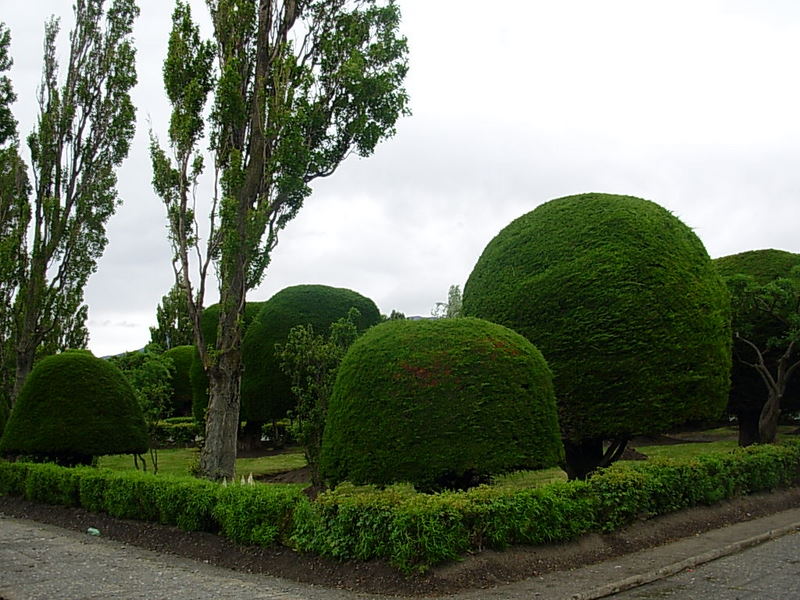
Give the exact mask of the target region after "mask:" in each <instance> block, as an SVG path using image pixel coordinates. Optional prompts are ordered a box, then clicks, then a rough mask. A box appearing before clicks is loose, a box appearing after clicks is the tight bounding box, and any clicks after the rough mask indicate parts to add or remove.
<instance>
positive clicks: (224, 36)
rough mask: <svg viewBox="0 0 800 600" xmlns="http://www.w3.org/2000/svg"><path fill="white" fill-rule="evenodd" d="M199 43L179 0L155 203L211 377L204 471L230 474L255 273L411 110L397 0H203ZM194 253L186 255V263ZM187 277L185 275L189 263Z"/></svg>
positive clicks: (154, 148)
mask: <svg viewBox="0 0 800 600" xmlns="http://www.w3.org/2000/svg"><path fill="white" fill-rule="evenodd" d="M206 4H207V7H208V9H209V11H210V14H211V19H212V22H213V26H214V39H213V41H211V42H207V41H203V40H202V39H201V37H200V35H199V32H198V28H197V26H196V25H195V24H194V22H193V20H192V17H191V13H190V10H189V7H188V5H187V4H186V3H185V2H181V1H178V2H176V8H175V12H174V14H173V28H172V32H171V35H170V40H169V48H168V54H167V58H166V61H165V63H164V85H165V89H166V92H167V96H168V98H169V101H170V103H171V105H172V117H171V120H170V125H169V135H168V138H169V150H170V154H168V153H167V150H165V149H164V148H162V147H161V146H160V145H159V143H158V142H157V140H156V139H155V138H153V142H152V145H151V156H152V161H153V171H154V176H153V183H154V187H155V189H156V191H157V193H158V195H159V196H160V197H161V198H162V199H163V201H164V203H165V205H166V209H167V215H168V221H169V227H170V237H171V242H172V245H173V250H174V259H173V265H174V269H175V273H176V281H180V282H183V286H184V294H185V298H186V302H187V306H188V308H189V313H190V316H191V320H192V323H193V327H194V335H195V345H196V346H197V348H198V351H199V354H200V359H201V361H202V364H203V368H204V370H205V371H206V373H207V375H208V379H209V406H208V412H207V415H206V436H205V445H204V447H203V450H202V452H201V457H200V472H201V474H202V475H203V476H205V477H207V478H211V479H219V478H222V477H231V476H232V475H233V473H234V464H235V459H236V436H237V427H238V424H239V406H240V398H239V383H240V378H241V341H242V325H241V324H242V316H243V314H244V306H245V295H246V292H247V291H248V290H250V289H253V288H254V287H255V286H257V285H258V284H259V283H260V282H261V281H262V279H263V277H264V272H265V269H266V268H267V265H268V264H269V261H270V256H271V252H272V250H273V249H274V248H275V245H276V244H277V242H278V233H279V232H280V230H282V229H283V228H284V227H285V226H286V224H287V223H288V222H289V221H291V220H292V219H293V218H294V217H295V216H296V215H297V213H298V211H299V210H300V208H301V206H302V204H303V201H304V199H305V198H306V197H308V196H309V194H310V193H311V188H310V187H309V185H310V183H311V182H312V181H313V180H315V179H317V178H320V177H327V176H329V175H331V174H333V172H334V171H335V170H336V168H337V167H338V166H339V164H340V163H341V162H342V161H343V160H344V159H345V158H346V157H347V156H348V155H350V154H353V153H354V154H358V155H360V156H368V155H370V154H371V153H372V152H373V150H374V148H375V146H376V145H377V144H378V142H379V141H381V140H382V139H384V138H386V137H389V136H391V135H393V134H394V132H395V129H394V126H395V123H396V121H397V119H398V118H399V116H401V115H403V114H405V113H407V112H408V111H407V95H406V92H405V90H404V89H403V80H404V78H405V74H406V71H407V58H406V56H407V45H406V40H405V38H404V37H402V36H400V35H399V34H398V26H399V22H400V13H399V9H398V7H397V5H396V4H395V2H394V1H393V0H259V1H256V0H207V2H206ZM212 90H213V92H214V93H213V103H212V108H211V114H210V123H211V128H210V132H209V134H210V135H209V137H210V150H211V154H212V156H213V169H214V177H213V179H214V188H213V193H212V194H211V198H210V203H211V210H210V218H209V233H208V238H207V243H206V244H205V246H204V248H202V249H201V245H200V240H199V232H198V228H197V223H196V221H195V216H196V215H195V210H194V190H195V186H196V184H197V183H198V177H199V176H200V174H201V173H202V170H203V160H202V152H201V151H200V150H199V145H200V143H201V141H202V139H203V134H204V131H203V124H204V110H205V106H206V101H207V98H208V96H209V94H210V93H211V91H212ZM190 257H194V258H192V259H191V260H190ZM212 265H213V267H214V268H215V270H216V275H217V279H218V281H219V295H220V311H219V326H218V333H219V334H218V336H217V340H216V344H215V345H214V346H213V347H207V345H206V342H205V339H204V337H203V334H202V331H201V329H200V313H201V311H202V307H203V298H204V294H205V289H206V276H207V273H208V269H209V267H210V266H212ZM195 268H196V269H197V274H196V276H195V277H194V279H193V278H192V277H190V269H195Z"/></svg>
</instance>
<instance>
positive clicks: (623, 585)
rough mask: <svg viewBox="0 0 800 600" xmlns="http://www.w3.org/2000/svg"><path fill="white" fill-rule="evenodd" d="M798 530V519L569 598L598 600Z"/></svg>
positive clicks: (574, 599)
mask: <svg viewBox="0 0 800 600" xmlns="http://www.w3.org/2000/svg"><path fill="white" fill-rule="evenodd" d="M798 530H800V521H797V522H795V523H792V524H790V525H785V526H783V527H778V528H776V529H771V530H769V531H767V532H766V533H762V534H760V535H754V536H752V537H749V538H746V539H744V540H740V541H738V542H734V543H732V544H728V545H727V546H722V547H721V548H716V549H715V550H709V551H707V552H703V553H702V554H698V555H696V556H690V557H689V558H686V559H684V560H680V561H678V562H674V563H672V564H669V565H666V566H664V567H661V568H659V569H656V570H654V571H649V572H647V573H642V574H639V575H632V576H630V577H626V578H625V579H621V580H619V581H615V582H612V583H607V584H605V585H602V586H600V587H598V588H595V589H593V590H590V591H588V592H581V593H578V594H573V595H572V596H569V600H598V599H599V598H606V597H607V596H611V595H612V594H617V593H619V592H624V591H626V590H630V589H633V588H636V587H640V586H643V585H646V584H648V583H652V582H654V581H658V580H659V579H665V578H666V577H671V576H672V575H675V574H676V573H680V572H681V571H683V570H684V569H691V568H693V567H697V566H699V565H702V564H704V563H707V562H711V561H712V560H717V559H718V558H722V557H724V556H729V555H731V554H736V553H737V552H741V551H742V550H745V549H747V548H752V547H753V546H758V545H759V544H763V543H764V542H768V541H770V540H774V539H776V538H779V537H782V536H784V535H787V534H789V533H792V532H794V531H798Z"/></svg>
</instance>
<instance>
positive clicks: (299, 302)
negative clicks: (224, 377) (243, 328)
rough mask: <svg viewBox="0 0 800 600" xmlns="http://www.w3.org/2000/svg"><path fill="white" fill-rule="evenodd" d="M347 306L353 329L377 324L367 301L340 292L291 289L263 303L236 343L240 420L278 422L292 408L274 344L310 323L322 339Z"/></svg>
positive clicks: (350, 292)
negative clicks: (239, 357)
mask: <svg viewBox="0 0 800 600" xmlns="http://www.w3.org/2000/svg"><path fill="white" fill-rule="evenodd" d="M351 308H356V309H358V311H359V313H361V316H360V317H359V318H358V320H357V321H356V326H357V327H358V329H359V331H364V330H365V329H367V328H368V327H370V326H372V325H375V324H376V323H379V322H380V319H381V315H380V312H379V311H378V307H377V306H375V303H374V302H373V301H372V300H370V299H369V298H366V297H364V296H362V295H361V294H359V293H358V292H354V291H353V290H348V289H345V288H335V287H329V286H327V285H295V286H292V287H288V288H285V289H283V290H281V291H280V292H278V293H277V294H275V295H274V296H272V298H270V299H269V300H267V301H266V302H264V304H263V306H262V308H261V311H260V312H259V313H258V316H257V317H256V318H255V320H254V321H253V324H252V325H251V326H250V328H249V329H248V330H247V334H246V335H245V338H244V342H243V344H242V365H243V366H244V374H243V375H242V413H241V414H242V419H244V420H247V421H256V422H262V423H263V422H268V421H271V420H272V419H280V418H282V417H284V416H285V415H286V412H287V411H288V410H289V409H291V408H292V407H293V406H294V404H295V398H294V395H293V394H292V390H291V382H290V381H289V378H288V377H287V376H286V375H285V374H284V373H283V371H282V370H281V368H280V362H279V360H278V359H277V357H276V356H275V344H282V343H284V342H286V337H287V336H288V335H289V330H290V329H292V327H296V326H298V325H311V326H312V327H313V328H314V332H315V333H317V334H321V335H327V333H328V329H329V328H330V326H331V324H332V323H334V322H335V321H337V320H338V319H340V318H342V317H346V316H347V313H348V311H349V310H350V309H351Z"/></svg>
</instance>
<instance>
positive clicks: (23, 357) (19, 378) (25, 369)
mask: <svg viewBox="0 0 800 600" xmlns="http://www.w3.org/2000/svg"><path fill="white" fill-rule="evenodd" d="M16 354H17V360H16V377H15V379H14V391H13V393H12V394H11V408H14V404H15V403H16V402H17V398H19V394H20V392H21V391H22V386H23V385H25V380H26V379H27V378H28V375H29V374H30V372H31V370H33V361H34V359H35V357H36V347H35V346H33V347H32V346H25V347H23V348H20V347H17V353H16Z"/></svg>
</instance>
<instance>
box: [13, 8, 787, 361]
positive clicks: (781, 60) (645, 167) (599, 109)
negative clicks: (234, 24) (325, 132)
mask: <svg viewBox="0 0 800 600" xmlns="http://www.w3.org/2000/svg"><path fill="white" fill-rule="evenodd" d="M398 3H399V5H400V7H401V10H402V13H403V25H402V30H403V33H404V34H405V35H406V36H407V37H408V40H409V46H410V50H411V54H410V63H411V65H410V66H411V69H410V72H409V76H408V79H407V90H408V92H409V94H410V96H411V107H412V110H413V116H411V117H407V118H405V119H404V120H403V121H401V122H400V123H399V126H398V131H397V135H396V136H395V137H394V138H393V139H391V140H389V141H387V142H385V143H383V144H382V145H381V146H379V147H378V149H377V151H376V153H375V155H374V156H373V157H370V158H368V159H358V158H351V159H350V160H349V161H348V162H346V163H344V164H343V165H342V166H341V167H340V169H339V171H338V172H337V173H336V174H335V175H334V176H332V177H330V178H328V179H326V180H324V181H321V182H319V183H317V184H316V185H315V186H314V194H313V195H312V196H311V197H310V198H309V199H308V200H307V201H306V203H305V206H304V208H303V209H302V211H301V213H300V216H299V217H298V218H297V219H296V220H295V221H293V222H292V223H290V224H289V226H288V227H287V228H286V229H285V230H284V232H283V233H282V236H281V238H280V243H279V245H278V248H277V250H276V251H275V253H274V255H273V261H272V265H271V266H270V268H269V269H268V271H267V276H266V278H265V280H264V282H263V284H262V285H261V286H260V287H259V288H258V289H256V290H254V291H253V292H252V293H251V294H250V296H249V297H250V299H252V300H266V299H267V298H269V297H270V296H271V295H272V294H274V293H275V292H277V291H278V290H280V289H282V288H284V287H286V286H289V285H295V284H301V283H321V284H327V285H333V286H339V287H348V288H351V289H354V290H356V291H358V292H360V293H362V294H364V295H366V296H369V297H370V298H372V299H373V300H374V301H375V302H376V304H377V305H378V307H379V308H380V309H381V311H382V312H384V313H387V314H388V313H389V312H390V311H391V310H392V309H397V310H400V311H403V312H405V313H406V314H408V315H414V314H421V315H427V314H429V313H430V311H431V308H432V307H433V306H434V304H435V303H436V302H437V301H440V300H445V299H446V295H447V289H448V287H449V286H450V285H451V284H459V285H462V286H463V283H464V282H465V281H466V279H467V277H468V276H469V273H470V271H471V270H472V266H473V265H474V263H475V261H476V260H477V258H478V256H479V255H480V253H481V252H482V250H483V248H484V247H485V245H486V244H487V243H488V242H489V240H491V239H492V237H494V236H495V235H496V234H497V233H498V232H499V231H500V229H502V228H503V227H504V226H505V225H507V224H508V223H509V222H510V221H511V220H512V219H514V218H516V217H518V216H520V215H521V214H523V213H526V212H528V211H530V210H533V209H534V208H535V207H536V206H538V205H539V204H541V203H543V202H546V201H547V200H550V199H552V198H557V197H561V196H566V195H571V194H577V193H582V192H589V191H598V192H610V193H623V194H630V195H634V196H640V197H643V198H647V199H649V200H653V201H655V202H657V203H659V204H661V205H662V206H665V207H666V208H668V209H669V210H671V211H672V212H673V213H675V214H676V215H677V216H678V217H680V218H681V219H682V220H683V221H684V222H685V223H687V224H688V225H689V226H690V227H692V228H693V229H694V230H695V231H696V232H697V234H698V235H699V236H700V238H701V239H702V240H703V242H704V243H705V245H706V248H707V249H708V252H709V254H710V255H711V256H712V257H718V256H724V255H727V254H732V253H736V252H742V251H745V250H752V249H758V248H768V247H771V248H780V249H784V250H789V251H792V252H800V236H798V233H797V228H798V224H800V118H799V117H798V111H800V77H798V67H797V64H798V61H799V60H800V3H798V2H796V0H669V1H668V0H649V1H646V2H643V1H642V0H604V1H603V2H598V1H597V0H561V1H558V2H555V1H552V0H509V1H506V2H502V3H489V2H483V1H476V0H398ZM139 4H140V6H141V17H140V18H139V21H138V24H137V27H136V31H135V37H136V43H137V47H138V64H139V79H140V83H139V85H138V87H137V88H136V90H135V94H134V96H135V98H134V100H135V103H136V106H137V107H138V130H137V134H136V139H135V143H134V146H133V149H132V152H131V155H130V157H129V159H128V160H127V161H126V163H125V165H124V167H123V169H122V171H121V173H120V181H119V191H120V195H121V197H122V199H123V201H124V204H123V206H122V207H121V208H120V209H119V210H118V212H117V214H116V215H115V216H114V217H113V218H112V220H111V221H110V224H109V227H108V236H109V240H110V243H109V245H108V248H107V250H106V253H105V255H104V257H103V258H102V260H101V261H100V263H99V267H98V271H97V273H96V274H95V275H94V276H93V277H92V279H91V281H90V283H89V286H88V287H87V289H86V301H87V302H88V304H89V307H90V321H89V330H90V335H91V339H90V344H89V346H90V348H91V349H92V350H93V351H94V352H95V353H96V354H99V355H105V354H110V353H117V352H121V351H123V350H130V349H135V348H139V347H141V346H143V345H144V344H145V343H146V342H147V341H148V339H149V332H148V326H150V325H152V324H154V323H155V308H156V305H157V304H158V302H159V301H160V299H161V297H162V296H163V295H164V293H166V291H167V290H168V289H169V287H170V286H171V284H172V271H171V267H170V250H169V246H168V243H167V241H166V235H165V234H166V230H165V219H164V213H163V209H162V205H161V204H160V202H159V200H158V199H157V198H156V197H155V195H154V194H153V192H152V190H151V188H150V185H149V181H150V177H151V174H150V166H149V159H148V155H147V130H148V121H149V122H150V123H152V126H153V129H154V131H155V132H156V133H157V134H160V136H161V138H162V139H163V138H164V137H165V136H164V133H163V132H164V131H165V127H166V122H167V119H168V107H167V103H166V99H165V97H164V94H163V92H162V88H161V80H160V72H161V62H162V60H163V56H164V53H165V49H166V40H167V35H168V30H169V25H170V13H171V10H172V3H171V2H168V1H166V0H140V3H139ZM71 5H72V2H71V1H69V0H29V1H28V2H24V3H22V2H19V0H0V20H3V21H5V22H6V23H7V24H8V26H9V27H10V29H11V33H12V54H13V56H14V60H15V65H14V68H13V70H12V77H13V79H14V84H15V88H16V91H17V94H18V96H19V100H18V102H17V103H16V105H15V113H16V116H17V118H18V120H19V121H20V130H21V131H20V133H21V137H23V138H24V137H25V136H26V135H27V133H28V132H29V131H30V128H31V126H32V124H33V122H34V119H35V95H36V86H37V84H38V80H39V73H40V69H41V54H42V53H41V44H42V34H43V24H44V21H45V19H46V18H47V17H48V16H49V15H50V14H56V15H60V16H62V17H63V19H62V25H63V27H62V29H63V31H62V36H61V43H62V48H66V31H67V30H68V29H69V27H70V22H71ZM192 6H193V9H194V11H195V14H196V15H197V16H198V17H203V16H204V12H205V9H204V3H203V2H202V1H201V0H193V2H192ZM213 301H214V298H213V297H211V298H209V299H208V303H211V302H213Z"/></svg>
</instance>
